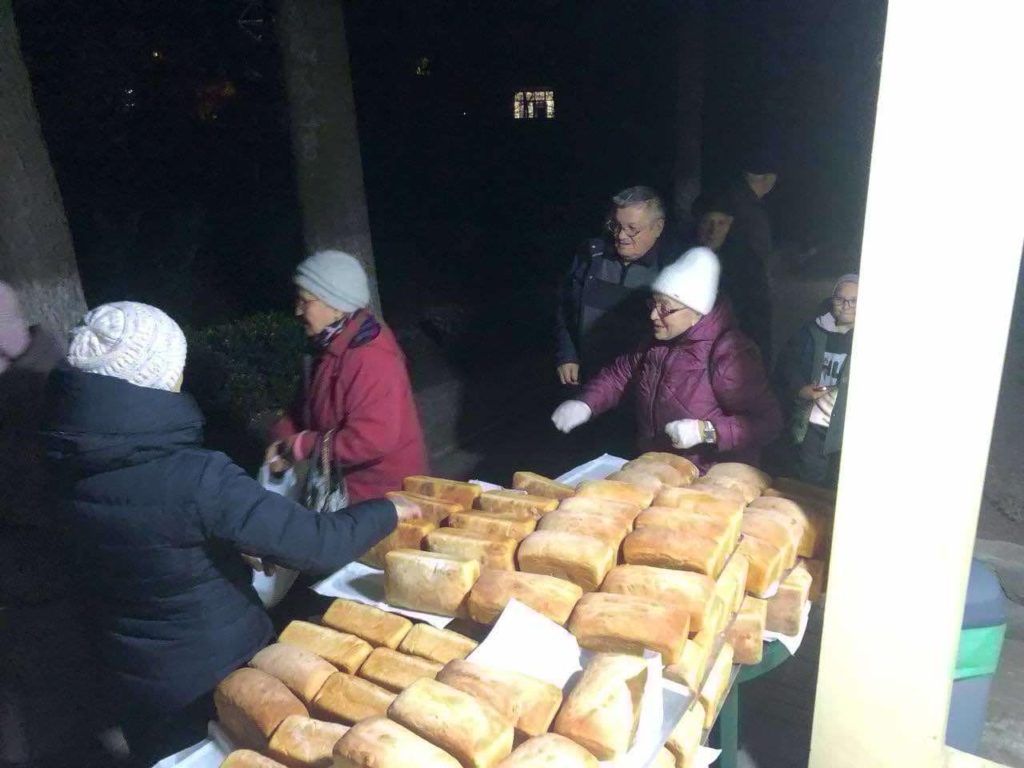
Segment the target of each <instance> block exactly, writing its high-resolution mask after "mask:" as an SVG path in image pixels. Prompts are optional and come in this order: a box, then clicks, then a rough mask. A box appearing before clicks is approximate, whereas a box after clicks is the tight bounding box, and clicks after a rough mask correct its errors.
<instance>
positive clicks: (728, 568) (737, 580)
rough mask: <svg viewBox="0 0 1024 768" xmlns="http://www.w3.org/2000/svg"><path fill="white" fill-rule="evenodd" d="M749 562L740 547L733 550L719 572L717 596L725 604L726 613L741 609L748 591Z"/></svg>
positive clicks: (716, 586) (716, 587)
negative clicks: (739, 549)
mask: <svg viewBox="0 0 1024 768" xmlns="http://www.w3.org/2000/svg"><path fill="white" fill-rule="evenodd" d="M749 570H750V567H749V562H748V560H747V558H746V556H745V555H743V553H742V552H739V551H738V549H737V551H736V552H733V554H732V557H730V558H729V562H728V563H726V564H725V568H723V569H722V572H721V573H720V574H718V579H717V582H716V585H715V596H716V597H718V599H719V600H721V601H722V602H723V603H724V604H725V608H726V613H727V614H733V613H735V612H736V611H738V610H739V609H740V603H742V602H743V596H744V595H745V594H746V593H747V573H748V572H749Z"/></svg>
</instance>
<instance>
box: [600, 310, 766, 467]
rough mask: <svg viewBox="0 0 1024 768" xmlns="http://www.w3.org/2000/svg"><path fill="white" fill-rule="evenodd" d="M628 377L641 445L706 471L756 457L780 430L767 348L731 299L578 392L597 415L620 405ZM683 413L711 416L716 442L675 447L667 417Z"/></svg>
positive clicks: (619, 363) (627, 358) (625, 357)
mask: <svg viewBox="0 0 1024 768" xmlns="http://www.w3.org/2000/svg"><path fill="white" fill-rule="evenodd" d="M628 385H632V388H633V389H634V390H635V399H636V416H637V419H636V421H637V443H638V446H639V448H640V450H642V451H672V452H674V453H678V454H681V455H683V456H685V457H686V458H688V459H690V461H692V462H694V463H695V464H696V465H697V466H698V467H700V469H701V471H705V470H707V469H708V467H710V466H711V465H713V464H717V463H718V462H721V461H742V462H745V463H748V464H757V462H758V457H759V452H760V449H761V448H762V447H763V446H765V445H767V444H768V443H770V442H771V441H772V440H774V439H775V438H776V437H777V436H778V435H779V432H780V431H781V430H782V412H781V410H780V408H779V403H778V401H777V400H776V399H775V395H774V394H773V393H772V391H771V388H770V387H769V385H768V378H767V376H766V375H765V371H764V366H763V365H762V363H761V355H760V353H759V352H758V350H757V347H756V346H755V345H754V343H753V342H752V341H750V339H748V338H747V337H746V336H744V335H743V334H742V333H741V332H740V331H739V329H738V328H737V325H736V320H735V318H734V317H733V313H732V310H731V309H730V307H729V304H728V302H726V301H722V300H719V302H718V303H717V304H715V307H714V309H712V310H711V312H710V313H709V314H707V315H705V316H704V317H703V318H701V319H700V320H699V321H698V322H697V324H696V325H694V326H693V328H691V329H690V330H689V331H687V332H686V333H684V334H682V335H681V336H678V337H676V338H675V339H672V340H671V341H667V342H658V341H655V342H649V343H648V344H646V345H644V346H643V347H641V348H640V349H638V350H637V351H635V352H632V353H630V354H627V355H622V356H620V357H618V358H617V359H616V360H615V361H614V362H613V363H612V364H611V365H609V366H607V367H606V368H604V369H603V370H602V371H601V372H600V373H599V374H598V375H597V376H596V377H595V378H594V379H593V380H591V381H590V383H589V384H587V385H586V386H585V387H584V389H583V394H582V396H581V397H580V399H581V400H582V401H583V402H585V403H586V404H587V405H588V406H590V409H591V410H592V411H593V412H594V415H595V416H596V415H597V414H599V413H603V412H604V411H607V410H610V409H611V408H614V407H615V406H616V405H617V404H618V402H619V400H621V398H622V395H623V393H624V392H625V390H626V388H627V386H628ZM678 419H704V420H706V421H710V422H711V423H712V424H714V426H715V430H716V431H717V432H718V443H717V445H700V446H697V447H695V448H691V449H689V450H685V451H683V450H678V449H675V448H673V447H672V442H671V440H669V438H668V436H667V435H666V434H665V425H666V424H668V423H669V422H670V421H676V420H678Z"/></svg>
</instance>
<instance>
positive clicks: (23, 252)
mask: <svg viewBox="0 0 1024 768" xmlns="http://www.w3.org/2000/svg"><path fill="white" fill-rule="evenodd" d="M0 280H4V281H5V282H7V283H10V285H12V286H13V287H14V288H15V290H17V291H18V294H19V297H20V299H21V305H22V309H23V311H24V312H25V315H26V318H27V319H28V320H29V322H32V323H42V324H45V325H47V326H49V327H51V328H53V329H54V330H57V331H61V332H63V331H66V330H67V329H68V328H70V327H71V326H72V325H74V324H75V323H77V322H78V320H79V319H81V317H82V314H83V313H84V312H85V298H84V296H83V295H82V284H81V281H80V280H79V277H78V265H77V264H76V262H75V251H74V247H73V246H72V243H71V233H70V232H69V231H68V222H67V218H66V217H65V215H64V204H63V202H62V201H61V197H60V190H59V189H58V187H57V179H56V177H55V176H54V175H53V168H51V167H50V157H49V154H48V153H47V151H46V145H45V143H44V142H43V135H42V132H41V131H40V128H39V116H38V114H37V113H36V107H35V102H34V101H33V99H32V87H31V85H30V83H29V79H28V72H27V71H26V69H25V65H24V63H23V62H22V60H21V46H20V43H19V40H18V32H17V30H16V29H15V26H14V12H13V10H12V7H11V0H0Z"/></svg>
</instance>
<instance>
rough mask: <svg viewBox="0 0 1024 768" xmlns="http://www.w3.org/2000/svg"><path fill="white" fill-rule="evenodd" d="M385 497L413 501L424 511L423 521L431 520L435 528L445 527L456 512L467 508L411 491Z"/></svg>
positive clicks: (398, 492) (394, 492)
mask: <svg viewBox="0 0 1024 768" xmlns="http://www.w3.org/2000/svg"><path fill="white" fill-rule="evenodd" d="M384 495H385V496H387V497H388V498H389V499H403V498H404V499H406V500H408V501H411V502H412V503H413V504H415V505H416V506H418V507H419V508H420V510H422V512H423V519H424V520H429V521H430V522H432V523H433V524H434V526H435V527H437V526H442V525H444V524H445V521H446V520H447V519H448V518H449V517H451V516H452V515H454V514H455V513H456V512H465V511H466V507H464V506H462V505H461V504H457V503H455V502H452V501H445V500H444V499H435V498H434V497H433V496H424V495H423V494H421V493H412V492H410V491H388V492H387V493H386V494H384Z"/></svg>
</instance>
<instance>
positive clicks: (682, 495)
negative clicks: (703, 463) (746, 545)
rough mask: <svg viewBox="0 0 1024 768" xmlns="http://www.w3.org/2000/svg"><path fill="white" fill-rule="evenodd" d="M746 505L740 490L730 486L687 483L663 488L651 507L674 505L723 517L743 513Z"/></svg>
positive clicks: (686, 509)
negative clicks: (680, 486)
mask: <svg viewBox="0 0 1024 768" xmlns="http://www.w3.org/2000/svg"><path fill="white" fill-rule="evenodd" d="M744 506H745V504H744V501H743V497H742V496H741V495H740V493H739V491H734V490H731V489H729V488H720V487H714V486H712V487H706V488H694V487H693V486H692V485H687V486H684V487H682V488H662V489H661V491H660V492H659V493H658V495H657V496H655V497H654V502H653V503H652V504H651V507H652V508H653V507H674V508H676V509H682V510H685V511H688V512H701V513H704V514H708V515H711V514H714V515H717V516H721V517H731V516H733V515H737V514H742V512H743V507H744Z"/></svg>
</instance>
